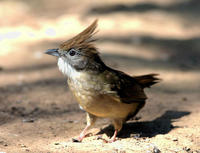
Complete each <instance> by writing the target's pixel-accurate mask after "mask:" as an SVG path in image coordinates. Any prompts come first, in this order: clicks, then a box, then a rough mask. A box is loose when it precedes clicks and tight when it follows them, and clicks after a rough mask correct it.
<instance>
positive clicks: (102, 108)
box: [45, 19, 160, 143]
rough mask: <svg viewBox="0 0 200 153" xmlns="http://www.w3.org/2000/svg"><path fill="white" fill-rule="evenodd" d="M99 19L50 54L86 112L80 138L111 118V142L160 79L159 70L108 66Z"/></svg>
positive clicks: (50, 51)
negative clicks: (98, 36)
mask: <svg viewBox="0 0 200 153" xmlns="http://www.w3.org/2000/svg"><path fill="white" fill-rule="evenodd" d="M97 23H98V20H97V19H96V20H94V21H93V22H92V24H91V25H90V26H88V27H87V28H86V29H85V30H83V31H82V32H81V33H79V34H77V35H76V36H74V37H72V38H71V39H68V40H67V41H65V42H63V43H61V44H60V45H59V46H58V47H57V48H55V49H48V50H47V51H45V53H46V54H49V55H53V56H56V57H57V58H58V62H57V65H58V68H59V70H60V71H61V72H62V73H63V74H64V75H65V76H66V77H67V82H68V86H69V88H70V90H71V91H72V93H73V95H74V96H75V98H76V100H77V102H78V103H79V106H80V108H81V109H83V110H84V111H85V112H86V121H87V125H86V127H85V128H84V129H83V131H82V132H81V133H80V135H79V137H78V138H77V139H74V140H76V141H77V142H81V141H82V140H83V139H84V138H85V137H86V135H87V131H88V130H89V129H90V128H91V127H92V126H93V125H94V123H95V121H96V119H97V118H108V119H109V120H110V121H111V123H112V124H113V126H114V134H113V136H112V137H111V138H110V139H109V140H108V141H107V142H110V143H112V142H114V141H116V140H117V134H118V133H119V131H120V130H121V129H122V126H123V124H124V123H125V122H126V121H128V120H129V119H131V118H133V117H134V116H135V115H136V114H137V113H138V112H139V110H141V108H143V106H144V105H145V101H146V100H147V96H146V94H145V92H144V89H145V88H146V87H151V86H152V85H153V84H156V83H158V82H159V80H160V79H159V78H158V77H157V76H158V74H155V73H151V74H146V75H140V76H131V75H128V74H126V73H124V72H122V71H119V70H116V69H113V68H111V67H109V66H107V65H106V64H105V63H104V62H103V60H102V59H101V57H100V53H99V51H98V49H97V48H96V47H95V42H96V41H97V39H96V38H95V37H94V35H95V34H96V28H97Z"/></svg>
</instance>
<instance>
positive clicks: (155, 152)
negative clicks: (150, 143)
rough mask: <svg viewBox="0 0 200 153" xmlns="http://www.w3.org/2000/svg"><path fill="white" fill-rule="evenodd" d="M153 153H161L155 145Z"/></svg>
mask: <svg viewBox="0 0 200 153" xmlns="http://www.w3.org/2000/svg"><path fill="white" fill-rule="evenodd" d="M153 153H161V151H160V150H159V149H158V148H157V147H156V146H154V148H153Z"/></svg>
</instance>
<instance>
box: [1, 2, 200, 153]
mask: <svg viewBox="0 0 200 153" xmlns="http://www.w3.org/2000/svg"><path fill="white" fill-rule="evenodd" d="M199 13H200V2H199V1H198V0H177V1H175V2H174V1H173V0H166V1H163V0H134V1H132V0H125V1H124V0H115V1H114V0H111V1H106V0H102V1H96V0H95V1H89V0H83V1H69V0H68V1H66V0H58V1H53V0H40V1H39V0H34V1H24V0H18V1H12V0H7V1H5V0H2V1H0V21H1V22H0V26H1V28H0V152H5V153H19V152H20V153H21V152H34V153H36V152H38V153H41V152H42V153H54V152H55V153H57V152H74V153H90V152H104V153H111V152H113V153H132V152H134V153H137V152H138V153H142V152H145V153H150V152H154V153H159V152H163V153H200V110H199V108H200V101H199V99H200V60H199V59H200V28H199V27H200V18H199ZM96 18H98V19H99V27H98V30H99V32H98V33H97V38H99V41H98V42H97V47H98V48H99V51H100V52H101V53H102V54H101V56H102V59H103V60H104V61H105V62H106V63H107V64H108V65H110V66H111V67H113V68H116V69H119V70H122V71H124V72H126V73H128V74H132V75H139V74H146V73H159V74H160V78H162V82H161V83H159V84H158V85H155V86H153V87H152V88H151V89H147V90H146V93H147V95H148V97H149V99H148V101H147V103H146V105H145V107H144V108H143V109H142V110H141V111H140V112H139V114H138V115H137V117H136V118H135V119H136V120H131V121H128V122H127V123H126V124H125V125H124V127H123V129H122V131H121V132H120V134H119V136H118V140H117V141H116V142H114V143H105V142H103V141H102V140H98V137H99V136H102V137H103V138H105V139H108V138H109V137H110V136H111V135H112V134H113V128H112V126H109V124H110V123H109V122H108V121H107V120H105V119H99V120H98V122H97V123H96V125H95V126H94V128H93V129H91V130H90V131H89V133H90V135H89V137H87V138H85V139H84V140H83V142H82V143H74V142H72V138H74V137H77V136H78V135H79V133H80V132H81V130H82V129H83V128H84V126H85V124H86V122H85V113H84V112H83V111H81V110H80V109H79V107H78V104H77V103H76V100H75V99H74V98H73V96H72V94H71V93H70V91H69V89H68V86H67V83H66V78H65V77H64V76H63V75H62V74H61V73H60V72H59V70H58V68H57V64H56V63H57V61H56V58H54V57H50V56H48V55H45V54H43V52H44V51H45V50H47V49H49V48H56V47H57V45H58V44H59V43H61V42H63V41H65V40H67V39H69V38H70V37H71V36H73V35H75V34H77V33H79V32H80V31H81V30H83V29H84V28H85V27H86V26H88V25H89V24H90V23H91V22H92V21H93V20H94V19H96Z"/></svg>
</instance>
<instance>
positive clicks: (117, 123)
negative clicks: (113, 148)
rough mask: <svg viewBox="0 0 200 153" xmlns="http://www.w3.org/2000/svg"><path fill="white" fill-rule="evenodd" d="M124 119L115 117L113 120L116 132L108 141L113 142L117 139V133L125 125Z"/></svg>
mask: <svg viewBox="0 0 200 153" xmlns="http://www.w3.org/2000/svg"><path fill="white" fill-rule="evenodd" d="M123 121H124V120H123V119H120V118H119V119H113V120H112V122H113V126H114V128H115V132H114V134H113V136H112V137H111V139H110V140H109V141H108V142H110V143H112V142H115V141H116V137H117V133H118V131H120V130H121V128H122V125H123Z"/></svg>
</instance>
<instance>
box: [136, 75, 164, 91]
mask: <svg viewBox="0 0 200 153" xmlns="http://www.w3.org/2000/svg"><path fill="white" fill-rule="evenodd" d="M157 76H158V74H147V75H140V76H134V77H133V78H134V79H135V80H137V82H138V83H139V84H140V85H142V87H143V88H146V87H148V88H150V87H151V86H152V85H153V84H156V83H158V82H160V79H159V78H158V77H157Z"/></svg>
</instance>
